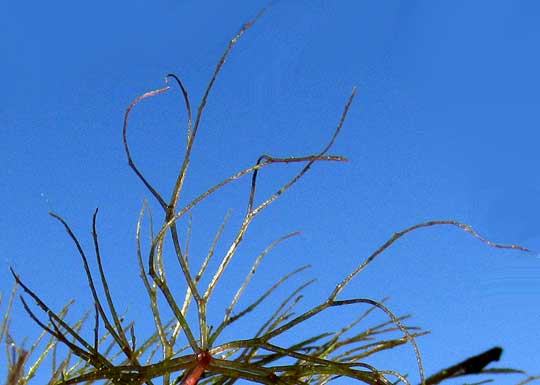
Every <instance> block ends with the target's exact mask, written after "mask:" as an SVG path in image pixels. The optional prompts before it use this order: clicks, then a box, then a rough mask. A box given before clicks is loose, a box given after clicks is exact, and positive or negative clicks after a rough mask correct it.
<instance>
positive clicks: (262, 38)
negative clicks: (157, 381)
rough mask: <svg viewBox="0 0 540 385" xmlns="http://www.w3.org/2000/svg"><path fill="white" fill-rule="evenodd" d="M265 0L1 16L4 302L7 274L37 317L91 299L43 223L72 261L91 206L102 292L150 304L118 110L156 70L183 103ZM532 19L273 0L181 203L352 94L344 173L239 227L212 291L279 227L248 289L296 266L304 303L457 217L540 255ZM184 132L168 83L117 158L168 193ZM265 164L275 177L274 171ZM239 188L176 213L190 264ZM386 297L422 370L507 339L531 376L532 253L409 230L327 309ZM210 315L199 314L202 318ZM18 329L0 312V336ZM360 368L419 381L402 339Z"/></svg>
mask: <svg viewBox="0 0 540 385" xmlns="http://www.w3.org/2000/svg"><path fill="white" fill-rule="evenodd" d="M266 3H267V2H266V1H230V0H229V1H184V0H167V1H161V0H158V1H153V2H144V1H115V2H106V1H102V0H97V1H92V2H83V3H81V2H71V1H65V0H60V1H53V2H50V1H49V2H33V3H32V4H29V3H25V2H4V3H3V4H2V5H1V6H0V15H1V16H0V36H2V37H1V38H0V52H2V59H1V60H0V74H1V75H0V78H1V85H2V93H1V96H0V98H1V103H0V133H1V137H0V138H1V139H0V163H1V165H2V167H1V168H0V178H1V183H0V199H1V202H2V216H1V217H0V234H1V235H0V258H1V261H2V268H1V269H0V290H1V291H3V292H8V291H9V290H10V287H11V283H12V279H11V277H10V275H9V272H8V266H10V265H11V266H13V267H14V268H15V269H16V270H17V272H19V273H20V274H21V275H22V277H23V278H24V279H25V280H26V281H27V282H28V283H29V284H31V286H32V287H34V288H35V289H36V290H38V291H39V292H40V293H42V295H43V297H44V298H46V299H47V301H48V302H49V303H50V304H51V305H52V306H53V307H55V308H59V307H60V306H62V304H64V303H65V302H66V301H67V300H68V299H70V298H76V300H77V303H76V305H75V307H74V309H73V311H74V316H76V315H80V314H82V313H83V311H84V310H85V309H87V308H89V307H90V306H91V301H90V298H89V293H88V290H87V288H86V286H85V280H84V277H83V275H82V268H81V266H80V263H79V259H78V256H77V255H76V253H75V250H74V248H73V246H72V244H71V243H70V241H69V239H68V237H67V235H66V234H65V233H64V232H63V229H62V228H61V226H60V225H59V224H57V223H56V222H54V220H53V219H52V218H50V217H49V216H48V215H47V212H48V211H49V210H53V211H55V212H57V213H59V214H61V215H62V216H64V217H65V218H66V220H68V221H69V223H70V224H71V225H72V227H73V229H74V230H75V231H76V233H77V234H78V235H79V236H80V237H81V240H82V241H83V243H84V244H85V245H86V246H87V247H88V248H89V250H91V238H90V235H89V234H90V229H91V228H90V225H91V214H92V211H93V210H94V208H95V207H98V206H99V208H100V210H101V214H100V218H99V229H100V233H101V238H102V247H103V252H104V258H105V260H106V265H107V268H108V271H109V272H110V277H111V286H112V290H113V293H114V295H115V296H116V297H117V298H118V300H119V301H120V303H123V304H125V308H126V309H129V312H128V314H130V315H133V316H134V317H135V318H136V317H137V314H138V313H140V312H142V311H147V310H146V309H147V308H146V299H145V298H144V297H143V296H142V293H143V292H142V289H141V285H139V283H138V281H137V271H136V267H135V265H134V262H135V244H134V231H135V223H136V219H137V215H138V210H139V208H140V207H141V204H142V202H143V200H144V199H145V198H148V199H150V198H151V197H150V194H149V193H148V192H147V191H145V190H144V188H143V187H142V186H141V184H140V183H139V181H138V180H137V179H136V178H135V176H134V174H133V173H132V172H131V171H130V170H129V169H128V167H127V162H126V159H125V155H124V153H123V148H122V143H121V125H122V118H123V114H124V111H125V108H126V107H127V106H128V105H129V103H131V101H132V100H133V99H134V98H135V97H136V96H138V95H139V94H141V93H142V92H145V91H147V90H150V89H154V88H158V87H161V86H162V85H163V80H162V79H163V77H164V75H165V74H167V73H168V72H174V73H176V74H178V75H180V76H181V77H182V79H183V80H184V81H185V85H186V86H187V88H188V89H189V91H190V94H191V99H192V102H193V104H196V102H197V101H198V100H199V99H200V97H201V95H202V92H203V90H204V87H205V86H206V83H207V81H208V79H209V76H210V75H211V72H212V71H213V68H214V66H215V63H216V61H217V60H218V58H219V56H220V55H221V53H222V52H223V50H224V48H225V46H226V44H227V42H228V41H229V39H230V38H231V37H232V36H233V35H234V34H235V33H236V31H237V30H238V29H239V28H240V27H241V25H242V24H243V23H245V22H246V21H247V20H249V19H250V18H251V17H253V16H254V15H255V14H256V13H257V12H258V11H259V9H261V7H263V6H264V5H266ZM539 16H540V3H538V2H535V1H475V2H471V1H452V2H437V1H406V2H399V1H384V2H382V1H380V2H375V1H372V2H366V1H319V0H310V1H278V2H276V3H274V4H273V5H272V6H271V7H270V9H269V10H268V13H267V14H266V15H265V16H264V17H263V18H262V19H261V20H259V21H258V22H257V24H256V25H255V26H253V28H252V29H251V30H250V31H249V32H248V33H247V35H246V36H244V38H242V40H241V41H240V42H239V44H238V45H237V47H236V48H235V50H234V51H233V53H232V54H231V56H230V58H229V60H228V61H227V63H226V65H225V67H224V69H223V72H222V73H221V75H220V78H219V80H218V82H217V84H216V87H215V89H214V92H213V94H212V95H211V99H210V102H209V103H208V106H207V113H206V116H205V117H204V120H203V122H202V125H201V131H200V136H199V138H198V142H197V144H196V146H195V148H194V153H195V154H194V158H193V164H192V170H191V171H192V173H191V174H190V178H189V179H188V185H189V188H188V195H190V196H194V194H195V193H196V192H198V191H199V192H200V191H203V190H204V189H205V188H208V187H209V186H211V185H212V184H214V183H215V182H217V181H219V180H220V179H222V178H224V177H226V176H228V175H230V174H232V173H233V172H234V171H236V170H238V169H240V168H244V167H247V166H249V165H251V164H252V163H253V162H254V161H255V160H256V158H257V157H258V156H259V155H260V154H262V153H270V154H275V155H280V156H285V155H302V154H309V153H314V152H316V151H317V150H318V149H320V148H321V146H322V145H323V144H324V143H325V142H326V141H327V139H328V137H329V135H330V134H331V132H332V130H333V127H334V126H335V124H336V122H337V120H338V118H339V115H340V114H341V112H342V109H343V105H344V103H345V101H346V99H347V97H348V95H349V93H350V91H351V88H352V87H353V86H357V87H358V94H357V97H356V99H355V101H354V104H353V106H352V108H351V111H350V114H349V117H348V119H347V122H346V124H345V127H344V129H343V132H342V134H341V136H340V137H339V139H338V141H337V143H336V145H335V147H334V150H333V153H338V154H342V155H345V156H347V157H348V158H349V160H350V161H349V162H348V163H346V164H319V165H318V166H316V167H314V169H313V170H312V172H311V173H310V174H309V175H308V176H307V177H306V178H305V179H304V180H303V181H302V182H301V183H300V184H299V185H298V186H297V187H296V188H295V189H294V190H293V191H291V192H290V193H289V194H286V195H285V196H283V197H282V199H281V200H280V201H279V202H278V203H277V204H276V205H275V206H274V207H273V208H271V209H269V210H268V211H267V212H265V213H264V214H263V215H261V217H260V218H259V219H258V220H256V221H255V223H254V225H253V229H252V230H251V231H250V232H249V233H248V236H247V239H246V244H245V245H244V246H243V248H242V249H241V250H240V251H239V256H238V258H239V260H238V261H237V263H236V264H233V265H232V266H231V270H230V271H228V273H229V276H228V278H227V281H228V282H231V285H232V286H231V287H230V288H228V287H223V288H222V290H223V294H224V297H223V299H222V300H223V301H227V298H229V297H228V295H230V292H232V291H233V290H234V289H235V288H236V285H237V283H236V282H239V281H240V280H241V277H242V276H243V275H244V274H245V272H246V271H247V269H248V267H249V266H248V263H247V261H249V260H250V259H251V258H253V257H254V254H256V253H257V252H258V251H260V250H262V249H263V248H264V247H266V245H267V244H268V243H270V242H271V241H272V240H274V239H275V238H277V237H279V236H280V235H283V234H284V233H287V232H289V231H293V230H302V231H303V233H302V235H301V236H299V237H297V238H296V239H293V240H290V241H288V242H287V243H285V244H283V245H281V246H280V247H279V248H278V249H276V250H275V252H274V253H273V254H272V256H269V259H268V260H267V261H266V264H265V265H264V266H263V268H262V270H261V274H260V275H259V278H258V281H257V282H256V283H255V285H254V293H257V292H260V291H261V290H262V288H264V287H265V285H268V283H269V282H272V280H273V279H275V278H276V277H277V276H279V274H283V273H284V272H285V271H288V270H290V268H292V267H293V266H299V265H301V264H304V263H312V264H313V268H312V270H311V271H310V272H309V273H308V275H309V277H310V278H311V277H318V278H319V282H318V283H317V285H315V286H316V288H313V289H312V290H311V291H308V293H307V294H309V295H308V297H309V298H308V299H307V303H314V302H315V300H316V298H318V296H319V297H321V298H322V297H323V296H326V295H327V293H328V292H329V291H330V290H331V289H332V287H333V285H334V284H335V283H337V282H338V281H339V280H340V279H341V278H342V277H343V276H344V275H346V274H347V273H348V272H349V271H350V270H352V269H353V268H354V267H355V266H356V265H358V264H359V263H360V262H361V261H362V260H363V258H364V257H365V256H367V255H369V254H370V252H372V251H373V250H375V249H376V248H377V247H378V246H379V245H380V244H381V243H382V242H384V241H385V240H386V239H387V238H388V237H389V236H391V234H392V233H394V232H396V231H399V230H402V229H404V228H405V227H408V226H410V225H413V224H415V223H418V222H423V221H426V220H430V219H456V220H460V221H463V222H466V223H468V224H470V225H472V226H473V227H474V228H475V229H476V230H477V231H479V232H480V233H481V234H482V235H484V236H485V237H487V238H489V239H491V240H493V241H496V242H503V243H519V244H523V245H525V246H528V247H530V248H531V249H533V250H536V251H538V250H540V230H539V227H538V225H539V219H540V176H539V175H540V174H539V173H538V165H539V164H540V163H539V162H540V155H539V151H538V148H539V145H538V144H539V143H540V135H539V134H538V128H539V127H540V126H539V123H540V115H539V113H538V110H539V104H540V96H539V91H538V90H539V89H540V75H539V71H538V69H539V68H540V54H539V50H538V42H539V41H540V24H539V23H538V20H539ZM184 121H185V114H184V110H183V108H182V102H181V98H180V94H179V92H178V90H176V89H175V90H174V91H172V92H169V93H168V94H167V95H163V96H160V97H157V98H154V99H152V100H150V101H148V102H146V103H144V104H143V105H140V106H138V107H137V109H136V111H135V112H134V114H133V115H132V117H131V122H132V124H131V127H130V129H131V131H130V133H131V135H130V139H131V143H132V150H133V153H134V156H135V158H136V159H137V160H138V161H139V163H140V165H141V167H142V168H143V170H144V171H145V172H146V173H147V175H148V176H149V177H150V178H151V180H152V181H153V182H155V184H156V186H157V188H158V189H159V190H160V191H164V195H165V196H168V195H169V191H170V188H171V185H172V183H173V180H172V178H174V175H175V173H176V170H177V167H178V165H179V159H180V154H181V150H182V145H183V144H182V143H183V142H182V140H183V138H184V128H185V127H184ZM282 170H287V171H286V172H285V174H286V175H292V174H291V171H292V170H293V168H289V169H286V168H284V169H282ZM277 175H278V174H277V173H276V172H275V171H270V172H268V173H266V174H262V176H263V181H262V185H263V189H262V190H261V194H264V193H265V192H269V191H270V192H271V191H273V190H274V189H275V187H276V186H277V184H276V183H277V179H273V178H278V176H277ZM280 180H281V179H280ZM247 189H248V185H247V184H246V183H245V182H242V183H240V184H239V185H238V186H237V187H236V188H234V187H231V188H228V189H226V190H223V192H221V193H220V195H219V196H216V198H215V199H212V200H210V201H209V203H208V204H207V205H205V206H204V207H202V208H201V209H200V210H198V211H196V212H194V217H193V224H194V226H193V228H194V231H193V246H192V253H193V254H194V256H193V258H196V256H197V253H199V254H203V253H204V252H205V250H206V248H207V247H208V245H209V243H210V241H209V239H211V237H212V236H213V233H214V231H215V230H216V228H217V226H218V224H219V223H220V221H221V219H222V217H223V216H224V214H225V212H226V210H227V209H228V208H233V209H235V213H236V215H241V214H242V213H243V210H244V202H245V199H246V194H247V191H248V190H247ZM156 215H157V212H156ZM233 219H234V218H233ZM237 224H238V223H237V222H234V220H233V222H231V230H230V231H231V233H232V231H233V230H234V228H235V226H237ZM231 233H228V234H231ZM225 246H226V242H223V244H222V248H221V249H220V250H221V251H223V250H224V249H225ZM242 258H243V259H242ZM171 274H172V273H171ZM233 283H234V284H233ZM254 295H255V294H254ZM387 295H388V296H391V299H390V301H389V302H388V305H389V307H390V308H391V309H392V310H394V311H395V312H396V313H398V314H405V313H412V314H413V315H414V317H413V320H412V322H411V323H412V324H415V325H418V326H421V327H423V328H425V329H429V330H431V331H432V334H431V335H429V336H427V337H423V338H422V339H420V340H419V344H420V347H421V349H422V352H423V356H424V363H425V367H426V372H427V374H429V373H432V372H434V371H435V370H438V369H441V368H442V367H444V366H445V365H449V364H452V363H455V362H457V361H459V360H461V359H463V358H466V357H467V356H470V355H473V354H476V353H479V352H481V351H482V350H484V349H488V348H490V347H492V346H495V345H500V346H502V347H503V348H504V349H505V351H504V354H503V358H502V361H501V362H500V365H499V366H501V367H517V368H522V369H525V370H528V371H530V372H531V374H538V373H539V372H540V368H539V367H538V351H539V349H540V348H539V346H540V327H539V326H538V325H540V310H539V307H538V303H539V299H540V259H539V258H538V257H537V254H535V253H532V254H525V253H520V252H515V251H501V250H496V249H491V248H489V247H487V246H485V245H483V244H481V243H480V242H478V241H477V240H475V239H473V238H471V237H470V236H469V235H467V234H465V233H463V232H460V231H458V230H456V229H453V228H443V227H441V228H431V229H425V230H421V231H418V232H417V233H415V234H413V235H411V236H410V237H408V238H406V239H403V240H401V241H400V242H399V243H397V244H396V245H395V247H394V248H392V249H391V250H390V251H389V252H387V253H385V254H384V255H382V256H381V257H380V258H379V259H377V260H376V261H375V262H374V263H373V264H372V265H371V266H370V267H369V268H368V269H367V270H366V271H365V272H364V273H363V274H362V275H360V276H359V277H358V279H357V280H356V281H355V282H354V283H353V284H351V286H350V287H349V288H348V290H346V292H344V294H343V297H344V298H345V297H370V298H374V299H381V298H382V297H384V296H387ZM225 306H226V302H224V303H223V304H221V303H217V304H215V305H214V307H215V314H216V315H215V317H216V319H219V318H220V317H221V314H222V313H221V312H222V309H224V308H225ZM350 311H355V312H360V311H361V310H360V308H356V309H353V308H351V310H350ZM334 316H335V315H334ZM382 318H383V317H382V316H381V317H380V319H382ZM319 321H320V322H321V324H322V323H323V322H325V321H328V319H320V320H319ZM36 328H37V327H36V326H34V325H33V324H32V323H31V322H29V321H27V317H26V315H25V314H23V312H22V309H21V307H20V305H19V304H17V307H16V309H15V312H14V314H13V334H14V336H15V337H17V338H18V339H22V338H23V337H24V336H25V335H34V334H35V330H36ZM3 359H4V357H3V356H2V358H0V363H1V362H3V361H1V360H3ZM375 363H376V364H378V365H380V366H381V367H383V368H388V369H394V368H395V369H399V370H402V371H406V372H409V373H410V374H411V379H413V381H414V382H416V381H417V372H416V371H415V366H414V356H413V353H412V349H411V348H410V347H406V348H403V349H401V350H400V351H399V352H397V353H396V354H388V355H381V357H380V359H379V360H378V361H375ZM2 366H3V365H2ZM2 373H3V372H2ZM2 376H3V374H2ZM518 379H520V377H513V378H510V377H508V378H502V377H500V378H499V381H500V382H501V383H514V382H516V381H517V380H518ZM471 380H474V379H471ZM36 383H39V380H38V381H37V382H36Z"/></svg>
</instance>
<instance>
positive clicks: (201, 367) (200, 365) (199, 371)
mask: <svg viewBox="0 0 540 385" xmlns="http://www.w3.org/2000/svg"><path fill="white" fill-rule="evenodd" d="M211 361H212V356H211V355H210V353H208V352H206V351H204V352H200V353H199V354H197V366H195V367H194V368H193V369H191V370H190V371H189V372H188V373H187V375H186V376H185V378H184V379H183V380H182V382H181V383H180V385H196V384H197V382H199V379H200V378H201V376H202V375H203V373H204V371H205V370H206V368H207V367H208V365H210V362H211Z"/></svg>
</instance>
